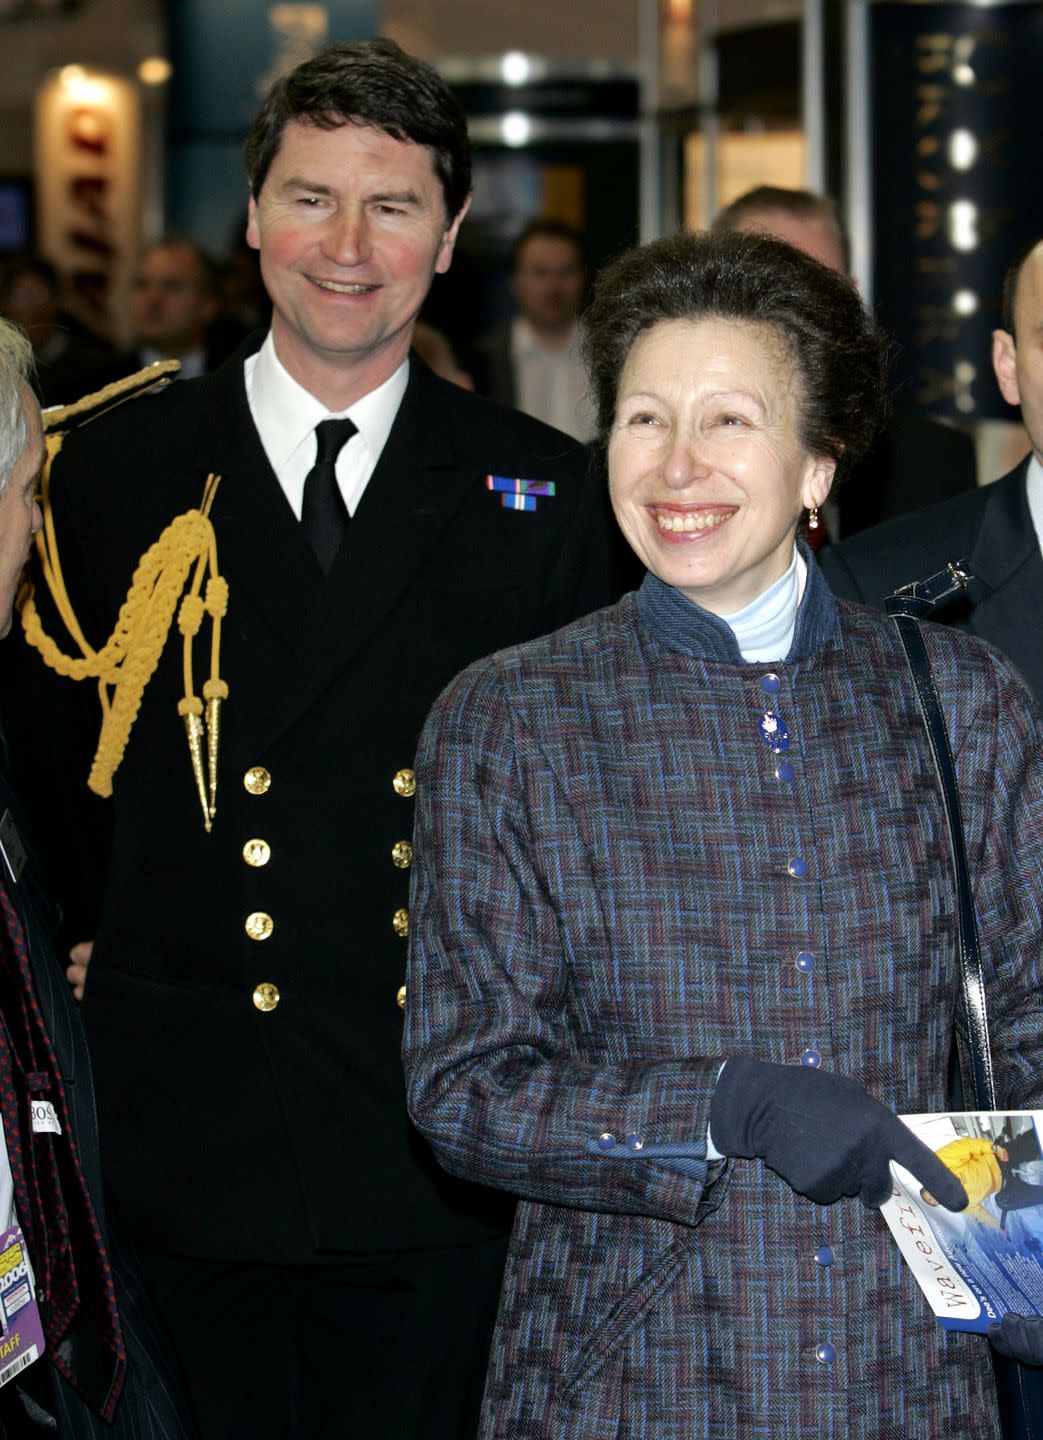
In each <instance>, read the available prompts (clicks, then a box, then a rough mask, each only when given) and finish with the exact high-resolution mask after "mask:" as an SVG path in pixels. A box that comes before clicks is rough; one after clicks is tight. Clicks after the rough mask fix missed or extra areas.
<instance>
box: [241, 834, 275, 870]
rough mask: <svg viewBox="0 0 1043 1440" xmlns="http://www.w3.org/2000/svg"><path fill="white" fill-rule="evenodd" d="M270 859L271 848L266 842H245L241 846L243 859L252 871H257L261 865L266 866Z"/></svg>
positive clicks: (255, 840)
mask: <svg viewBox="0 0 1043 1440" xmlns="http://www.w3.org/2000/svg"><path fill="white" fill-rule="evenodd" d="M271 858H272V847H271V846H270V845H269V844H268V841H267V840H257V839H254V840H247V842H246V844H245V845H244V846H243V859H244V860H245V861H246V863H247V865H249V866H251V867H252V868H253V869H254V870H259V869H260V867H261V866H262V865H267V864H268V861H269V860H270V859H271Z"/></svg>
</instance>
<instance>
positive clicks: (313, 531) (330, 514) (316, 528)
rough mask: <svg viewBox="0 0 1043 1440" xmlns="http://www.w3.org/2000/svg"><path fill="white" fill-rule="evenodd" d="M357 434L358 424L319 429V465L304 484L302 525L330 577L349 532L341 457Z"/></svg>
mask: <svg viewBox="0 0 1043 1440" xmlns="http://www.w3.org/2000/svg"><path fill="white" fill-rule="evenodd" d="M355 433H356V426H355V422H354V420H323V421H321V422H320V423H319V424H318V425H316V427H315V440H316V444H317V447H318V448H317V449H316V452H315V464H314V465H313V466H312V467H311V469H310V470H309V471H308V474H307V476H306V477H305V480H304V504H303V506H302V507H301V525H302V527H303V529H304V535H305V539H306V540H307V541H308V544H309V545H310V546H311V548H312V549H313V550H314V551H315V558H316V560H318V562H319V564H320V565H321V567H322V573H323V574H324V575H328V574H329V573H330V568H331V566H332V565H333V562H334V560H335V559H336V558H337V551H338V550H339V549H340V542H341V541H342V540H343V539H344V531H345V530H346V529H347V528H348V520H349V518H350V517H349V515H348V507H347V506H346V505H345V504H344V497H343V496H342V495H341V493H340V490H339V488H338V486H337V471H336V465H337V456H338V455H339V454H340V452H341V450H342V449H343V447H344V446H345V445H346V444H347V442H348V441H349V440H350V439H351V437H352V435H354V434H355Z"/></svg>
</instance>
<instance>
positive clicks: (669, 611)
mask: <svg viewBox="0 0 1043 1440" xmlns="http://www.w3.org/2000/svg"><path fill="white" fill-rule="evenodd" d="M797 544H798V546H799V548H800V553H801V554H802V555H803V557H804V559H805V560H806V561H807V566H808V579H807V584H806V585H805V586H804V594H803V596H802V597H801V601H800V608H799V610H798V611H797V624H796V628H795V629H794V632H793V643H792V644H791V646H790V649H789V654H788V655H786V656H785V660H786V661H787V662H788V663H790V664H792V663H794V662H795V661H797V660H804V659H806V658H807V656H809V655H811V654H812V653H813V652H814V651H816V650H818V649H819V648H820V647H821V646H822V645H823V644H825V642H826V641H827V640H828V639H829V637H830V636H831V635H832V633H833V631H834V629H835V628H836V623H837V606H836V601H835V600H834V599H833V593H832V591H831V590H830V588H829V586H828V585H827V584H826V581H825V580H824V579H823V576H822V572H821V570H820V569H819V568H818V566H817V565H816V563H815V557H814V556H813V555H812V553H811V551H810V550H809V549H808V548H807V546H806V545H804V544H803V542H801V541H798V542H797ZM637 613H638V619H639V621H640V623H641V626H642V628H643V629H645V630H647V631H648V632H649V634H650V635H652V636H654V637H655V639H656V640H658V641H659V642H660V643H661V644H663V645H665V646H666V648H667V649H668V650H673V651H675V652H676V653H677V654H679V655H690V656H691V657H692V658H693V659H696V660H717V661H722V662H723V663H724V664H727V665H744V664H746V663H747V662H746V661H745V660H743V658H742V654H741V652H740V650H739V646H738V644H737V643H736V640H735V635H734V634H733V632H732V629H731V626H730V625H729V624H728V622H727V621H726V620H722V619H721V617H720V616H719V615H713V614H711V612H710V611H709V610H703V609H702V608H701V607H700V606H698V605H696V604H693V602H692V601H691V600H689V599H688V598H687V597H686V596H684V595H682V594H681V592H680V590H678V589H676V588H675V587H674V586H673V585H666V584H664V582H663V581H662V580H660V579H659V578H658V577H657V576H655V575H653V574H652V573H651V572H649V573H648V574H647V575H646V576H645V578H644V580H643V581H642V582H641V588H640V590H639V591H638V592H637Z"/></svg>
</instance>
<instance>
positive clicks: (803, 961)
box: [796, 950, 815, 975]
mask: <svg viewBox="0 0 1043 1440" xmlns="http://www.w3.org/2000/svg"><path fill="white" fill-rule="evenodd" d="M796 965H797V969H798V970H799V971H800V972H801V973H802V974H803V975H810V974H811V972H812V970H814V968H815V957H814V955H812V954H811V952H810V950H802V951H801V952H800V954H799V955H798V956H797V960H796Z"/></svg>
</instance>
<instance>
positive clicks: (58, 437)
mask: <svg viewBox="0 0 1043 1440" xmlns="http://www.w3.org/2000/svg"><path fill="white" fill-rule="evenodd" d="M143 377H144V378H147V379H148V384H149V385H151V384H154V383H155V378H154V367H150V368H149V370H148V371H145V372H142V373H141V375H139V376H132V377H130V383H128V381H120V382H117V384H116V385H115V386H109V387H107V388H106V389H105V390H104V391H99V392H98V394H96V395H92V396H88V397H86V399H85V400H84V401H81V402H79V403H78V405H77V406H66V407H64V409H63V410H62V411H60V412H53V411H51V412H45V417H44V424H45V426H47V424H48V420H49V418H50V416H51V415H55V414H58V415H60V423H61V425H62V428H61V429H56V430H54V431H51V430H48V434H47V452H48V460H47V465H46V467H45V471H44V475H43V480H42V487H41V488H42V494H41V504H42V509H43V516H44V524H43V529H42V530H41V531H40V532H39V533H38V534H37V537H36V549H37V554H38V556H39V559H40V565H41V568H42V572H43V576H44V580H45V582H46V584H47V588H48V590H49V591H50V593H51V596H52V598H53V600H54V604H55V606H56V608H57V610H58V614H59V616H60V617H61V620H62V623H63V624H64V626H65V628H66V630H67V631H68V632H69V634H70V636H71V637H72V639H73V640H74V641H75V643H76V645H77V647H78V648H79V650H80V658H77V657H75V656H72V655H66V654H65V653H64V652H63V651H61V650H60V649H59V648H58V645H57V643H56V642H55V641H54V640H53V639H52V638H51V636H49V635H47V634H46V633H45V631H44V629H43V624H42V622H41V620H40V616H39V612H38V611H37V609H36V603H35V600H34V598H33V593H32V589H31V587H30V588H29V589H28V590H27V592H26V593H25V595H24V598H23V600H22V604H21V617H22V627H23V629H24V631H25V637H26V640H27V641H28V643H29V644H30V645H32V646H33V647H34V649H36V650H38V651H39V653H40V655H41V657H42V659H43V661H44V663H45V664H46V665H48V666H49V667H50V668H51V669H52V670H54V671H56V672H57V674H59V675H63V676H66V677H67V678H69V679H72V680H86V679H96V680H97V681H98V698H99V700H100V702H101V712H102V723H101V734H100V736H99V739H98V748H97V750H96V752H95V755H94V760H93V762H92V764H91V771H90V776H89V778H88V780H87V784H88V786H89V788H90V789H91V790H93V791H94V792H95V794H97V795H105V796H108V795H111V794H112V780H113V776H114V775H115V773H116V770H117V769H118V768H119V765H120V762H121V761H122V759H123V755H124V752H125V751H126V748H127V741H128V739H129V737H130V732H131V728H132V727H133V725H134V721H135V720H136V719H137V716H138V711H139V710H140V708H141V699H142V696H143V694H144V691H145V686H146V685H147V684H148V682H149V680H150V679H151V678H152V675H153V673H154V672H155V669H156V666H157V665H158V664H159V657H160V655H161V654H162V652H163V648H164V646H165V645H166V642H167V638H168V636H169V633H170V627H171V625H172V624H173V621H174V614H175V611H177V620H178V629H179V630H180V631H181V635H182V639H183V647H184V654H183V672H184V689H185V693H184V697H183V698H182V699H181V700H180V701H179V702H178V714H179V715H180V716H181V717H182V719H183V721H184V725H185V733H186V736H187V739H188V750H189V759H190V761H191V765H192V776H193V780H194V782H195V788H196V793H197V795H198V797H199V803H200V808H201V810H202V814H203V825H204V827H205V829H206V830H207V831H209V830H210V828H211V826H212V824H213V819H214V816H215V815H216V813H217V762H218V752H219V749H220V734H221V704H222V702H223V701H224V700H226V699H227V698H228V686H227V684H226V683H225V682H224V681H223V680H222V679H221V673H220V659H221V621H222V619H223V618H224V616H225V614H226V612H227V609H228V583H227V581H226V580H225V579H224V578H223V576H222V575H221V574H220V573H219V571H218V565H217V538H216V536H215V534H214V527H213V524H212V522H211V520H210V509H211V506H212V505H213V502H214V496H215V494H216V493H217V487H218V484H219V483H220V479H221V477H220V476H219V475H214V474H211V475H208V476H207V481H206V485H205V487H204V490H203V496H202V499H201V501H200V504H199V508H198V509H195V510H189V511H186V513H185V514H184V515H178V516H177V517H176V518H175V519H174V520H172V521H171V523H170V524H169V525H168V526H167V527H166V529H165V530H164V531H163V533H162V534H161V535H160V537H159V539H158V540H157V541H156V542H155V543H154V544H153V545H151V546H150V547H149V549H148V550H147V551H146V552H145V554H144V555H143V556H142V557H141V560H140V561H139V562H138V566H137V569H136V570H135V572H134V576H133V579H132V580H131V585H130V589H129V590H128V592H127V598H126V600H125V601H124V602H123V604H122V606H121V607H120V612H119V617H118V619H117V621H116V626H115V629H114V630H113V632H112V634H111V636H110V637H109V639H108V640H107V641H106V642H105V644H104V645H103V646H102V648H101V649H100V650H95V649H93V647H92V646H91V645H90V644H89V643H88V641H87V639H86V637H85V636H84V634H83V631H82V629H81V627H80V624H79V622H78V620H77V618H76V614H75V611H74V610H73V607H72V603H71V601H70V599H69V595H68V592H67V590H66V588H65V581H64V579H63V577H62V570H61V562H60V559H59V555H58V544H57V539H56V536H55V529H54V517H53V515H52V512H51V507H50V468H51V463H52V461H53V459H54V456H55V455H56V454H57V453H58V451H59V450H60V449H61V444H62V440H63V438H64V428H65V427H66V426H67V424H68V421H69V419H70V417H71V416H73V415H76V414H85V413H86V412H87V411H88V410H91V411H92V412H93V413H92V414H91V415H90V416H89V417H88V418H93V415H95V414H98V413H100V409H99V408H98V407H99V405H100V406H105V405H106V403H111V402H113V401H114V400H115V402H116V403H118V401H119V400H120V399H123V398H126V397H127V395H128V394H130V393H138V392H139V391H140V389H141V388H142V384H141V382H142V380H143ZM135 380H137V381H139V384H138V387H137V390H134V389H132V388H131V387H132V383H133V382H134V381H135ZM113 392H116V393H115V394H114V393H113ZM190 576H191V583H190V584H189V579H190ZM204 576H205V577H206V581H207V583H206V590H205V593H201V592H202V591H203V579H204ZM186 584H188V585H189V589H188V592H187V593H184V592H185V586H186ZM179 601H180V606H179V604H178V602H179ZM206 615H209V616H210V623H211V644H210V678H209V679H208V680H207V681H206V682H205V683H204V685H203V694H202V697H200V696H199V695H197V694H196V691H195V681H194V676H193V664H192V649H193V641H194V640H195V637H196V636H197V635H198V633H199V631H200V629H201V627H202V624H203V619H204V617H205V616H206ZM204 701H205V712H204ZM204 713H205V718H204ZM204 746H205V758H204Z"/></svg>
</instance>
